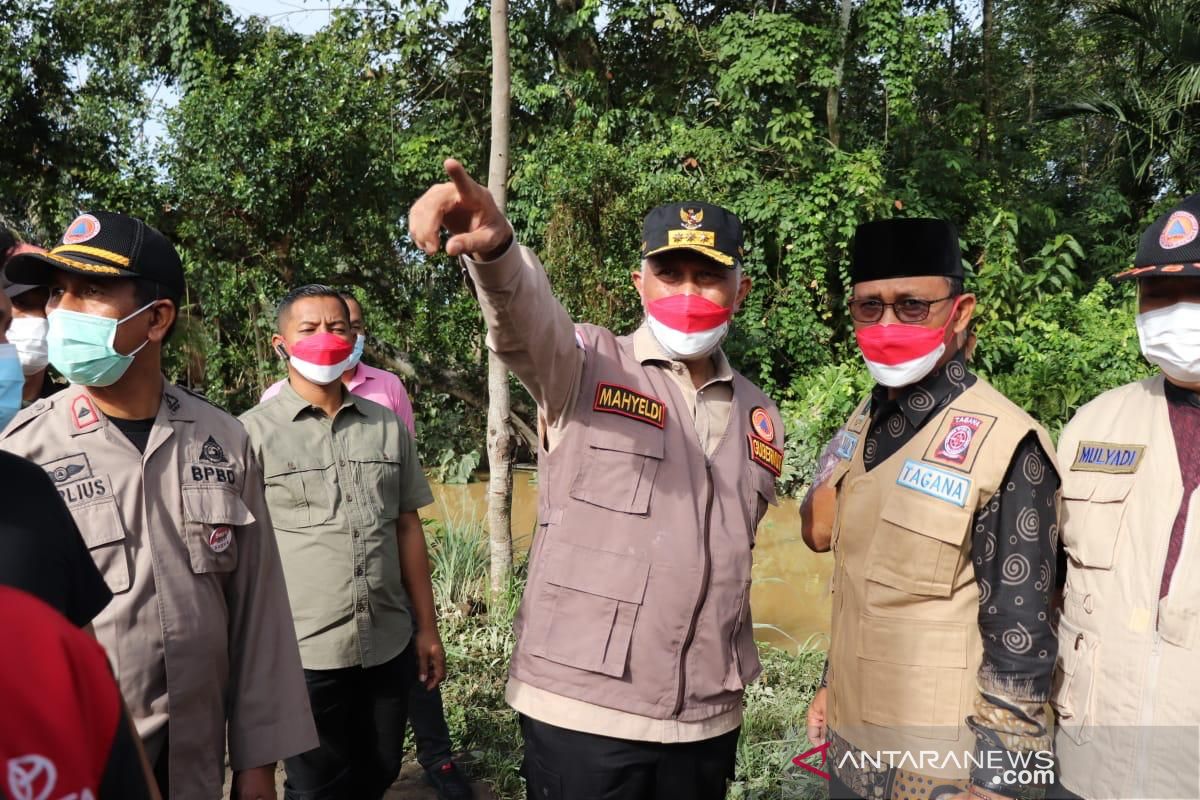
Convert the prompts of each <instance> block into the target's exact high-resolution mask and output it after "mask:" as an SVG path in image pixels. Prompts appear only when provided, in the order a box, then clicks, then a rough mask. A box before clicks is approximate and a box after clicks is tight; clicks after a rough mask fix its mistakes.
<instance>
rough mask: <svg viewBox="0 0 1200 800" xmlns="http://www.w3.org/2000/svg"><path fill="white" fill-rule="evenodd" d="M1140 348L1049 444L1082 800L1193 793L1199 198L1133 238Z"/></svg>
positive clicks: (1064, 720) (1072, 774) (1071, 777)
mask: <svg viewBox="0 0 1200 800" xmlns="http://www.w3.org/2000/svg"><path fill="white" fill-rule="evenodd" d="M1134 263H1135V266H1134V267H1133V268H1132V269H1129V270H1126V271H1125V272H1122V273H1121V274H1119V275H1117V276H1116V280H1130V279H1136V280H1137V282H1138V284H1137V285H1138V315H1137V331H1138V339H1139V340H1140V342H1141V348H1142V353H1143V354H1144V355H1145V357H1146V359H1147V360H1148V361H1150V363H1152V364H1154V365H1156V366H1158V367H1160V368H1161V370H1162V371H1161V372H1160V373H1159V374H1157V375H1155V376H1154V377H1153V378H1149V379H1147V380H1144V381H1140V382H1138V383H1130V384H1127V385H1125V386H1121V387H1118V388H1116V389H1113V390H1111V391H1109V392H1105V393H1104V394H1102V395H1100V396H1099V397H1097V398H1096V399H1095V400H1093V401H1092V402H1090V403H1088V404H1087V405H1086V406H1084V407H1083V408H1081V409H1080V410H1079V412H1078V413H1077V414H1076V415H1075V417H1074V418H1073V419H1072V420H1071V422H1070V423H1069V424H1068V425H1067V427H1066V428H1065V429H1064V430H1063V434H1062V437H1061V439H1060V441H1059V447H1058V454H1059V463H1061V464H1062V465H1063V467H1064V473H1063V528H1062V532H1063V542H1064V544H1065V545H1066V550H1067V553H1068V555H1069V558H1070V561H1069V563H1068V566H1067V583H1066V589H1065V591H1064V596H1063V613H1062V618H1061V619H1060V621H1059V628H1058V636H1059V664H1058V672H1057V674H1056V680H1055V689H1054V699H1053V703H1054V708H1055V711H1056V712H1057V715H1058V730H1057V733H1056V739H1055V744H1056V746H1057V749H1058V753H1059V761H1060V768H1061V773H1062V774H1061V782H1062V785H1063V787H1065V788H1066V789H1068V790H1070V791H1071V792H1073V793H1076V794H1078V795H1080V796H1083V797H1087V798H1108V797H1120V798H1147V797H1200V778H1198V764H1197V761H1198V759H1197V755H1198V750H1200V692H1197V688H1198V687H1200V670H1198V667H1197V662H1196V656H1197V652H1198V651H1200V637H1198V636H1197V627H1198V625H1197V614H1198V613H1200V581H1198V580H1197V579H1196V569H1197V568H1200V540H1198V539H1197V536H1196V535H1197V531H1196V530H1195V528H1196V522H1197V517H1198V514H1197V512H1196V510H1195V509H1196V505H1197V502H1200V501H1198V499H1197V497H1198V496H1197V494H1196V492H1195V490H1196V487H1197V486H1198V485H1200V195H1193V196H1192V197H1189V198H1188V199H1187V200H1185V201H1183V203H1181V204H1180V205H1179V206H1177V207H1176V208H1174V209H1172V210H1171V211H1168V212H1167V213H1165V214H1163V215H1162V216H1160V217H1159V218H1158V219H1157V220H1156V221H1155V222H1154V224H1153V225H1151V226H1150V227H1149V228H1148V229H1147V230H1146V232H1145V233H1144V234H1143V235H1142V239H1141V242H1140V244H1139V246H1138V251H1137V257H1136V259H1135V261H1134Z"/></svg>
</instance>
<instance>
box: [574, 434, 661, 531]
mask: <svg viewBox="0 0 1200 800" xmlns="http://www.w3.org/2000/svg"><path fill="white" fill-rule="evenodd" d="M644 427H649V426H644ZM588 444H589V450H588V452H587V454H586V455H585V456H584V458H583V463H582V464H581V465H580V467H579V472H578V474H576V476H575V480H574V482H573V483H572V484H571V491H570V495H571V497H572V498H574V499H575V500H580V501H582V502H584V503H589V504H591V505H594V506H599V507H600V508H607V509H609V510H612V511H621V512H623V513H626V514H647V513H649V511H650V495H651V492H652V491H653V489H654V479H655V477H656V476H657V475H658V468H659V464H660V463H661V462H662V458H663V437H662V431H656V430H655V429H651V432H649V433H648V434H647V437H646V439H645V440H635V439H631V438H618V437H613V436H611V435H608V434H605V433H604V432H599V433H594V434H593V435H592V437H591V440H590V441H589V443H588Z"/></svg>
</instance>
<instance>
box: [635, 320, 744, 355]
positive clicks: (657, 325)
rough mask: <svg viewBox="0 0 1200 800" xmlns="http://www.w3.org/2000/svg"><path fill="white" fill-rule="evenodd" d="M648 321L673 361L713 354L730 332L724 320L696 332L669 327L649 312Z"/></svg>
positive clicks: (660, 344)
mask: <svg viewBox="0 0 1200 800" xmlns="http://www.w3.org/2000/svg"><path fill="white" fill-rule="evenodd" d="M646 322H647V324H649V326H650V332H651V333H653V334H654V338H655V339H657V340H658V344H659V346H660V347H662V349H663V354H664V355H666V356H667V357H668V358H670V359H671V360H673V361H684V360H687V359H692V358H700V357H702V356H706V355H709V354H711V353H712V352H713V351H714V350H716V349H717V347H718V346H719V345H720V344H721V340H722V339H724V338H725V334H726V333H728V332H729V323H728V322H723V323H721V324H720V325H718V326H717V327H715V328H711V329H709V330H707V331H697V332H695V333H684V332H683V331H677V330H675V329H674V328H668V327H667V326H666V325H664V324H662V323H661V322H659V321H658V320H656V319H655V318H654V317H652V316H650V315H649V314H647V315H646Z"/></svg>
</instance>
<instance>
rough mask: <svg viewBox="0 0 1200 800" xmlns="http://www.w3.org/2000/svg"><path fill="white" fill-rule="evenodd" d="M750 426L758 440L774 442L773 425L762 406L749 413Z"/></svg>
mask: <svg viewBox="0 0 1200 800" xmlns="http://www.w3.org/2000/svg"><path fill="white" fill-rule="evenodd" d="M750 425H751V427H753V428H754V432H755V433H756V434H757V435H758V438H760V439H762V440H763V441H765V442H773V441H775V423H774V422H772V421H771V415H770V414H768V413H767V410H766V409H765V408H763V407H762V406H758V407H757V408H755V409H754V410H753V411H751V412H750Z"/></svg>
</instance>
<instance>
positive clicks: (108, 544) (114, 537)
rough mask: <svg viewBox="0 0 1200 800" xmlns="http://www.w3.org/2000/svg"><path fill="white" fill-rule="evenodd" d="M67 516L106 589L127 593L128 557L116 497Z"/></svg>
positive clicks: (73, 510)
mask: <svg viewBox="0 0 1200 800" xmlns="http://www.w3.org/2000/svg"><path fill="white" fill-rule="evenodd" d="M71 516H73V517H74V518H75V524H76V525H77V526H79V533H80V535H81V536H82V537H83V542H84V544H86V545H87V548H88V553H89V554H90V555H91V557H92V561H94V562H95V563H96V569H98V570H100V574H101V575H103V576H104V582H105V583H106V584H108V588H109V590H110V591H111V592H112V593H113V594H120V593H121V592H127V591H129V585H130V577H129V576H130V570H129V560H130V556H129V551H128V548H127V547H126V546H125V525H124V524H122V522H121V514H120V512H119V511H118V510H117V500H116V498H114V497H108V498H105V499H104V500H99V501H97V502H94V503H88V504H86V505H81V506H78V507H74V508H71Z"/></svg>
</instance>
